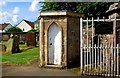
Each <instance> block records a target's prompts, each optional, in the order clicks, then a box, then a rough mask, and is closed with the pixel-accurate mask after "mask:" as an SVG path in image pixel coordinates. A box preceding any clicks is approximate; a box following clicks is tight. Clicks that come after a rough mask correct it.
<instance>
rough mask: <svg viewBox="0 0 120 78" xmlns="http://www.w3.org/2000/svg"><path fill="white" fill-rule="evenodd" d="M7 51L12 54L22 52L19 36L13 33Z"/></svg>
mask: <svg viewBox="0 0 120 78" xmlns="http://www.w3.org/2000/svg"><path fill="white" fill-rule="evenodd" d="M6 52H7V53H10V54H12V53H19V52H20V49H19V39H18V36H16V35H15V36H12V35H11V37H10V39H9V40H8V45H7V49H6Z"/></svg>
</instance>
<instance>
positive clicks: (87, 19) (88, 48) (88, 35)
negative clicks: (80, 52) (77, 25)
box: [87, 18, 89, 72]
mask: <svg viewBox="0 0 120 78" xmlns="http://www.w3.org/2000/svg"><path fill="white" fill-rule="evenodd" d="M88 32H89V30H88V18H87V66H88V64H89V63H88V60H89V56H88V54H89V52H88V49H89V48H88V46H89V39H88V36H89V35H88ZM88 70H89V69H88V67H87V72H89V71H88Z"/></svg>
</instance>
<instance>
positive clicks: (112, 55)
mask: <svg viewBox="0 0 120 78" xmlns="http://www.w3.org/2000/svg"><path fill="white" fill-rule="evenodd" d="M113 50H114V48H113V44H111V76H113V74H114V73H113V71H114V70H113V69H114V68H113V60H114V58H113V57H114V53H113Z"/></svg>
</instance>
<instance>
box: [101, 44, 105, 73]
mask: <svg viewBox="0 0 120 78" xmlns="http://www.w3.org/2000/svg"><path fill="white" fill-rule="evenodd" d="M104 47H105V46H104V44H103V46H102V49H103V55H102V57H103V64H102V69H103V72H104V71H105V67H104V64H105V48H104ZM102 75H105V73H103V74H102Z"/></svg>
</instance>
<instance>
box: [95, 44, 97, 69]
mask: <svg viewBox="0 0 120 78" xmlns="http://www.w3.org/2000/svg"><path fill="white" fill-rule="evenodd" d="M94 49H95V58H94V59H95V69H97V56H96V55H97V53H96V52H97V51H96V49H97V47H96V44H95V47H94Z"/></svg>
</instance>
